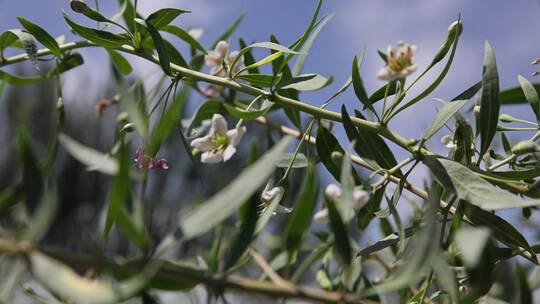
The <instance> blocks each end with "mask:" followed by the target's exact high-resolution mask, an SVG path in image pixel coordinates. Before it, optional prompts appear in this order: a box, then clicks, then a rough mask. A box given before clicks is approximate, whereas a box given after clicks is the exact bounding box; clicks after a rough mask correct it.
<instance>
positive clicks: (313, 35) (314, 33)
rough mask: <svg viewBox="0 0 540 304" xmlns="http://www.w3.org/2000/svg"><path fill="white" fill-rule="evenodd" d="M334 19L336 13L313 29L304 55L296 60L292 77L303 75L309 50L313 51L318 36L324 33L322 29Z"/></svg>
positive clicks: (325, 17) (303, 50)
mask: <svg viewBox="0 0 540 304" xmlns="http://www.w3.org/2000/svg"><path fill="white" fill-rule="evenodd" d="M333 17H334V13H332V14H330V15H328V16H324V17H322V18H321V20H320V21H319V22H317V25H316V27H315V28H314V29H313V31H312V32H311V34H310V35H309V37H308V38H307V39H306V41H305V43H304V47H303V48H302V53H304V54H302V55H299V56H298V59H296V62H295V64H294V67H293V69H292V75H293V76H298V75H300V73H302V70H303V68H304V63H305V61H306V59H307V54H308V53H309V50H311V47H312V46H313V43H314V42H315V39H316V38H317V36H319V33H320V32H321V31H322V29H323V28H324V27H325V26H326V25H327V24H328V22H330V20H332V18H333Z"/></svg>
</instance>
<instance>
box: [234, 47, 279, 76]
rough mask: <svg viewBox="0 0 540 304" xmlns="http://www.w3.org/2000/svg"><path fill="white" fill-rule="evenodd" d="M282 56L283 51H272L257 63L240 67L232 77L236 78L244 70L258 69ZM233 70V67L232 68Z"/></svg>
mask: <svg viewBox="0 0 540 304" xmlns="http://www.w3.org/2000/svg"><path fill="white" fill-rule="evenodd" d="M281 56H283V52H276V53H272V54H270V55H268V56H266V57H264V58H263V59H261V60H259V61H257V62H255V63H252V64H250V65H248V66H246V67H244V68H242V69H240V70H239V71H238V72H236V73H235V74H234V75H232V78H233V79H234V78H236V76H238V75H239V74H240V73H242V72H244V71H248V70H253V69H257V68H259V67H261V66H263V65H266V64H268V63H270V62H272V61H274V60H276V59H278V58H280V57H281ZM231 71H232V69H231Z"/></svg>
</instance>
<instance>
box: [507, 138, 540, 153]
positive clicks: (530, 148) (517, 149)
mask: <svg viewBox="0 0 540 304" xmlns="http://www.w3.org/2000/svg"><path fill="white" fill-rule="evenodd" d="M532 152H540V146H539V145H538V144H537V143H535V142H533V141H530V140H524V141H520V142H518V143H517V144H516V145H515V146H513V147H512V153H514V154H516V155H523V154H526V153H532Z"/></svg>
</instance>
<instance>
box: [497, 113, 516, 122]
mask: <svg viewBox="0 0 540 304" xmlns="http://www.w3.org/2000/svg"><path fill="white" fill-rule="evenodd" d="M499 120H500V121H502V122H515V121H517V118H515V117H513V116H511V115H508V114H501V115H499Z"/></svg>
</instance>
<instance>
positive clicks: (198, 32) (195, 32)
mask: <svg viewBox="0 0 540 304" xmlns="http://www.w3.org/2000/svg"><path fill="white" fill-rule="evenodd" d="M187 32H188V34H189V35H190V36H191V37H192V38H193V39H195V40H199V39H200V38H201V37H202V35H203V34H204V30H203V29H202V28H200V27H194V28H190V29H189V30H188V31H187Z"/></svg>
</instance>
